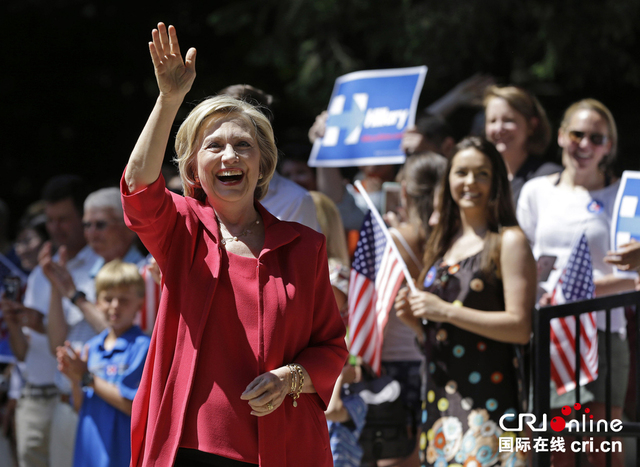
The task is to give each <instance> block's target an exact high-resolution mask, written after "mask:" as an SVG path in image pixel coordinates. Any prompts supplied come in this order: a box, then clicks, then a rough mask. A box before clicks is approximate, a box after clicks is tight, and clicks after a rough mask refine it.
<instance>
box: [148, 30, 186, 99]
mask: <svg viewBox="0 0 640 467" xmlns="http://www.w3.org/2000/svg"><path fill="white" fill-rule="evenodd" d="M151 37H152V39H153V40H152V42H149V52H150V53H151V60H152V61H153V67H154V71H155V74H156V80H157V81H158V89H159V90H160V96H162V97H164V98H170V99H173V98H176V99H183V98H184V96H185V95H186V94H187V93H188V92H189V90H190V89H191V85H192V84H193V81H194V80H195V78H196V49H195V48H193V47H192V48H190V49H189V50H188V51H187V55H186V57H185V60H184V61H183V60H182V55H181V54H180V45H179V44H178V36H177V34H176V28H175V27H173V26H169V28H167V27H166V26H165V25H164V23H158V29H154V30H153V31H151Z"/></svg>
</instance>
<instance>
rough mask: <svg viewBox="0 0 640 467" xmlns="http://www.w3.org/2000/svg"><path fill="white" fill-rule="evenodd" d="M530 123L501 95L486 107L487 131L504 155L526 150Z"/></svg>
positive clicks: (488, 137)
mask: <svg viewBox="0 0 640 467" xmlns="http://www.w3.org/2000/svg"><path fill="white" fill-rule="evenodd" d="M530 126H531V125H530V123H529V122H527V119H526V117H525V116H524V115H522V114H521V113H520V112H518V111H517V110H515V109H514V108H513V107H511V106H510V105H509V103H508V102H507V101H506V100H505V99H503V98H501V97H493V98H492V99H491V100H490V101H489V102H488V103H487V105H486V108H485V133H486V135H487V139H488V140H489V141H491V142H492V143H493V144H495V146H496V149H498V151H499V152H500V154H502V156H503V157H509V155H510V154H515V153H518V152H523V151H524V152H526V150H527V140H528V138H529V134H530V133H531V129H530Z"/></svg>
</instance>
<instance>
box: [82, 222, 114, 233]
mask: <svg viewBox="0 0 640 467" xmlns="http://www.w3.org/2000/svg"><path fill="white" fill-rule="evenodd" d="M82 227H84V229H85V230H89V229H90V228H91V227H95V229H96V230H98V231H101V230H104V229H106V228H107V227H109V222H107V221H95V222H83V223H82Z"/></svg>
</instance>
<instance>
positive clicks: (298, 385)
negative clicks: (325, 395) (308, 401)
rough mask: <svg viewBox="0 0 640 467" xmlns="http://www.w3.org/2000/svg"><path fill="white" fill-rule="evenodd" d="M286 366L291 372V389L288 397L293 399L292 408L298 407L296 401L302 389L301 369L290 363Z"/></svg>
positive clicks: (302, 375)
mask: <svg viewBox="0 0 640 467" xmlns="http://www.w3.org/2000/svg"><path fill="white" fill-rule="evenodd" d="M287 366H288V367H289V371H290V372H291V389H290V391H289V395H290V396H291V398H292V399H293V406H294V407H298V400H297V399H298V398H299V397H300V393H301V392H302V388H303V387H304V373H303V372H302V367H301V366H300V365H298V364H297V363H290V364H289V365H287Z"/></svg>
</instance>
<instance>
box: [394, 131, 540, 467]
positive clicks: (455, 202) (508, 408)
mask: <svg viewBox="0 0 640 467" xmlns="http://www.w3.org/2000/svg"><path fill="white" fill-rule="evenodd" d="M439 199H440V206H439V211H440V221H439V223H438V224H437V225H436V226H435V228H434V229H433V231H432V232H431V235H430V237H429V239H428V242H427V247H426V248H425V256H424V261H423V263H424V268H423V271H422V274H421V276H420V278H419V282H420V283H421V284H423V289H424V290H423V291H420V292H418V293H416V294H411V295H410V294H409V291H408V290H407V289H403V290H401V291H400V293H399V294H398V298H397V299H396V309H397V310H398V314H399V316H400V317H401V319H403V320H404V321H405V322H406V323H407V324H408V325H410V326H411V327H412V328H413V329H414V331H415V332H416V334H417V335H418V338H419V340H420V341H421V342H423V345H424V350H425V353H426V357H427V372H426V373H427V374H426V375H425V377H426V378H425V379H426V383H425V390H424V391H423V396H424V403H423V407H424V411H423V419H422V421H423V429H422V435H421V440H420V443H421V448H422V449H423V450H424V451H425V453H424V459H423V460H424V461H426V465H441V464H442V465H447V464H446V463H459V464H463V465H464V464H465V463H467V462H469V461H473V460H475V461H476V462H478V463H481V464H482V465H503V463H504V465H507V462H514V463H510V464H508V465H524V463H523V462H524V459H520V458H516V456H517V455H519V454H517V453H515V452H513V453H504V452H503V453H500V452H498V438H499V436H500V435H501V434H502V430H501V429H500V427H499V426H498V422H499V420H500V417H501V416H502V415H504V414H505V413H516V412H518V411H520V410H522V408H523V406H522V400H521V399H522V398H521V397H520V398H519V384H518V381H519V368H518V366H519V362H518V359H517V358H516V356H517V355H516V350H515V347H516V346H514V344H526V343H528V342H529V338H530V333H531V310H532V309H533V306H534V303H535V280H536V266H535V262H534V260H533V256H532V254H531V250H530V249H529V245H528V243H527V240H526V238H525V236H524V234H523V232H522V231H521V230H520V228H519V227H518V223H517V221H516V216H515V212H514V208H513V202H512V198H511V191H510V188H509V179H508V176H507V169H506V167H505V164H504V161H503V160H502V157H501V155H500V153H499V152H498V151H497V150H496V148H495V147H494V146H493V144H491V143H489V142H488V141H486V140H484V139H481V138H476V137H471V138H466V139H464V140H463V141H461V142H460V143H459V144H458V145H457V147H456V151H455V154H454V156H453V157H452V158H451V159H450V160H449V162H448V165H447V170H446V171H445V177H444V180H443V182H442V186H441V190H440V197H439ZM505 251H508V252H509V254H503V252H505ZM425 320H426V324H423V323H424V322H425ZM521 462H522V464H520V463H521Z"/></svg>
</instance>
